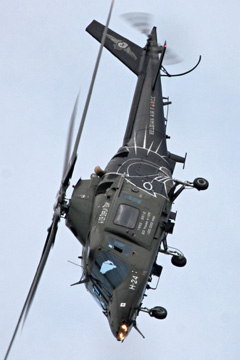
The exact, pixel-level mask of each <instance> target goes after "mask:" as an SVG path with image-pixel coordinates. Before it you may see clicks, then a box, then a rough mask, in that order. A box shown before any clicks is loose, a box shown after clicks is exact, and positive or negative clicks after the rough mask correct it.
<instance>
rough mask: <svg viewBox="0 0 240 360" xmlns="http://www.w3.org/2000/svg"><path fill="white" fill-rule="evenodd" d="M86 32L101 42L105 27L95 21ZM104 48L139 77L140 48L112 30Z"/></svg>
mask: <svg viewBox="0 0 240 360" xmlns="http://www.w3.org/2000/svg"><path fill="white" fill-rule="evenodd" d="M86 31H87V32H88V33H89V34H91V35H92V36H93V37H94V38H95V39H96V40H98V41H99V42H101V40H102V35H103V31H104V26H103V25H102V24H100V23H99V22H97V21H96V20H93V21H92V22H91V24H90V25H88V27H87V28H86ZM104 46H105V47H106V48H107V49H108V50H109V51H110V52H111V53H112V54H113V55H114V56H116V57H117V58H118V59H119V60H120V61H121V62H122V63H123V64H124V65H126V66H127V67H128V68H129V69H130V70H132V71H133V72H134V73H135V74H136V75H139V63H140V57H141V54H142V51H143V49H142V48H141V47H140V46H138V45H136V44H134V43H133V42H131V41H129V40H128V39H126V38H124V37H122V36H121V35H119V34H117V33H115V32H114V31H112V30H110V29H108V31H107V37H106V40H105V44H104Z"/></svg>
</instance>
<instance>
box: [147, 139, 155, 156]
mask: <svg viewBox="0 0 240 360" xmlns="http://www.w3.org/2000/svg"><path fill="white" fill-rule="evenodd" d="M153 143H154V141H152V143H151V145H150V147H149V149H148V152H147V155H148V154H149V153H150V151H151V148H152V146H153Z"/></svg>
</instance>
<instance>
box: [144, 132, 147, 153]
mask: <svg viewBox="0 0 240 360" xmlns="http://www.w3.org/2000/svg"><path fill="white" fill-rule="evenodd" d="M146 140H147V128H146V129H145V133H144V139H143V148H144V149H146Z"/></svg>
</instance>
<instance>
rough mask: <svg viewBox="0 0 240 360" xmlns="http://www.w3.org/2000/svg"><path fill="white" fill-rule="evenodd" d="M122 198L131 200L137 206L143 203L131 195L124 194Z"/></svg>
mask: <svg viewBox="0 0 240 360" xmlns="http://www.w3.org/2000/svg"><path fill="white" fill-rule="evenodd" d="M122 197H123V198H124V199H127V200H130V201H132V202H134V203H136V204H141V202H142V200H141V199H139V198H137V197H136V196H132V195H129V194H123V195H122Z"/></svg>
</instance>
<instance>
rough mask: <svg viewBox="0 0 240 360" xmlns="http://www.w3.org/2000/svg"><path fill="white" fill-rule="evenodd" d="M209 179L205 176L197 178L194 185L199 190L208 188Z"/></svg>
mask: <svg viewBox="0 0 240 360" xmlns="http://www.w3.org/2000/svg"><path fill="white" fill-rule="evenodd" d="M208 185H209V183H208V181H207V180H206V179H203V178H196V179H195V180H194V181H193V186H194V187H195V189H197V190H199V191H200V190H206V189H207V188H208Z"/></svg>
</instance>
